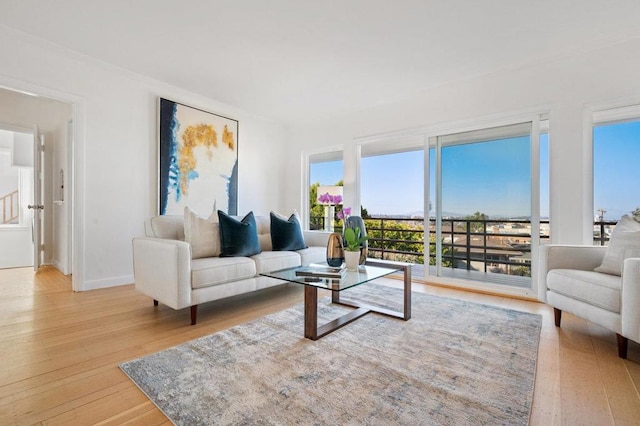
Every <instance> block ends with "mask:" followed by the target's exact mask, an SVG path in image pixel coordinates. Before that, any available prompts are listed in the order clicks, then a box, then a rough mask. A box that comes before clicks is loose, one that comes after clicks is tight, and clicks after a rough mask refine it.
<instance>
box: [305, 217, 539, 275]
mask: <svg viewBox="0 0 640 426" xmlns="http://www.w3.org/2000/svg"><path fill="white" fill-rule="evenodd" d="M315 219H316V220H312V223H316V224H318V225H319V224H320V223H322V222H321V221H320V219H322V218H315ZM540 223H541V228H543V229H546V231H543V232H540V238H541V239H542V240H543V241H544V240H545V239H546V240H548V238H549V233H548V224H549V221H548V220H542V221H540ZM365 224H366V227H367V234H368V235H369V256H370V257H374V258H378V259H390V260H400V261H408V262H413V263H417V264H424V262H425V259H424V220H423V219H422V218H405V217H369V218H367V219H365ZM337 225H341V224H340V223H338V224H337ZM429 227H430V235H431V237H430V241H429V252H430V254H429V256H428V264H430V265H435V260H436V259H435V254H436V240H435V219H431V220H430V221H429ZM442 266H443V267H445V268H458V269H466V270H469V271H480V272H485V273H486V272H492V273H502V274H508V275H521V276H531V222H530V221H529V220H520V219H495V220H494V219H491V220H489V219H486V220H476V219H457V218H449V219H443V220H442Z"/></svg>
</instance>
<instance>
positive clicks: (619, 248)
mask: <svg viewBox="0 0 640 426" xmlns="http://www.w3.org/2000/svg"><path fill="white" fill-rule="evenodd" d="M630 257H640V223H638V222H636V221H635V220H634V219H633V218H632V217H630V216H628V215H624V216H622V218H620V221H619V222H618V223H617V224H616V227H615V228H614V229H613V232H612V233H611V238H610V239H609V245H608V246H607V251H606V252H605V254H604V258H603V259H602V264H601V265H600V266H598V267H597V268H595V269H594V271H596V272H602V273H605V274H611V275H618V276H620V275H622V265H623V263H624V260H625V259H627V258H630Z"/></svg>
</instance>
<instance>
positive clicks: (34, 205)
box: [27, 204, 44, 210]
mask: <svg viewBox="0 0 640 426" xmlns="http://www.w3.org/2000/svg"><path fill="white" fill-rule="evenodd" d="M27 208H28V209H38V210H44V206H43V205H42V204H28V205H27Z"/></svg>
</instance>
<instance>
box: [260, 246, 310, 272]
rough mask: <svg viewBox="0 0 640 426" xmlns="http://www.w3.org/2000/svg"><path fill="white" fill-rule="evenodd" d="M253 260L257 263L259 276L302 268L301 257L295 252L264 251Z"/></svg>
mask: <svg viewBox="0 0 640 426" xmlns="http://www.w3.org/2000/svg"><path fill="white" fill-rule="evenodd" d="M251 259H253V261H254V262H255V263H256V273H258V274H262V273H265V272H272V271H277V270H279V269H285V268H293V267H296V266H300V256H299V255H298V254H297V253H296V252H294V251H263V252H262V253H260V254H256V255H254V256H251Z"/></svg>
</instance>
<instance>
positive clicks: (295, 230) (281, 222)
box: [269, 212, 307, 251]
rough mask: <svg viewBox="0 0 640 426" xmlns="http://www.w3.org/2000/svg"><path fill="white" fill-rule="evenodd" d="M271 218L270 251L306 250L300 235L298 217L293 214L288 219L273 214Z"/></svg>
mask: <svg viewBox="0 0 640 426" xmlns="http://www.w3.org/2000/svg"><path fill="white" fill-rule="evenodd" d="M269 216H270V218H271V246H272V250H275V251H279V250H302V249H305V248H307V246H306V244H305V243H304V236H303V235H302V227H301V226H300V220H299V219H298V216H297V215H296V214H295V213H293V214H292V215H291V216H289V219H287V218H285V217H282V216H280V215H278V214H276V213H274V212H271V214H270V215H269Z"/></svg>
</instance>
